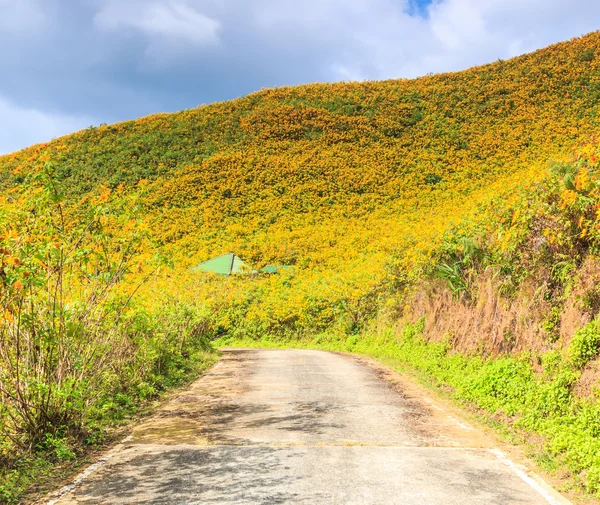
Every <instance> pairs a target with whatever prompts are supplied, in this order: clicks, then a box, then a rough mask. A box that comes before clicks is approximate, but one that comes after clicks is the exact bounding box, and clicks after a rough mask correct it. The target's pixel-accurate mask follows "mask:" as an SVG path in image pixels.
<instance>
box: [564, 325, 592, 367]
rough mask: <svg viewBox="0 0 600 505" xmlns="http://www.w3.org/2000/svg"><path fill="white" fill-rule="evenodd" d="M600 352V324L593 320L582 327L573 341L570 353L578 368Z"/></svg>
mask: <svg viewBox="0 0 600 505" xmlns="http://www.w3.org/2000/svg"><path fill="white" fill-rule="evenodd" d="M599 353H600V325H599V322H598V321H592V322H591V323H588V324H586V325H585V326H584V327H583V328H581V329H580V330H579V331H577V333H575V336H574V337H573V340H572V341H571V344H570V346H569V355H570V358H571V361H572V362H573V364H574V365H575V366H576V367H577V368H582V367H584V366H585V365H586V364H587V363H589V362H590V361H592V360H593V359H595V358H596V357H597V356H598V354H599Z"/></svg>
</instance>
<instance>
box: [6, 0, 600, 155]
mask: <svg viewBox="0 0 600 505" xmlns="http://www.w3.org/2000/svg"><path fill="white" fill-rule="evenodd" d="M599 28H600V2H599V1H597V0H433V1H426V0H303V2H299V1H298V0H0V69H2V70H1V72H2V75H1V79H0V153H6V152H10V151H13V150H16V149H19V148H22V147H25V146H28V145H30V144H32V143H37V142H42V141H46V140H49V139H51V138H53V137H56V136H59V135H62V134H66V133H69V132H72V131H75V130H77V129H80V128H85V127H87V126H90V125H92V124H100V123H111V122H115V121H121V120H124V119H133V118H136V117H139V116H143V115H146V114H151V113H154V112H162V111H175V110H180V109H184V108H190V107H195V106H196V105H199V104H202V103H210V102H213V101H220V100H227V99H230V98H235V97H238V96H242V95H245V94H247V93H250V92H252V91H255V90H258V89H261V88H265V87H270V86H280V85H288V84H301V83H307V82H314V81H339V80H362V79H387V78H396V77H416V76H419V75H424V74H427V73H429V72H441V71H449V70H459V69H463V68H467V67H469V66H472V65H475V64H481V63H485V62H489V61H495V60H497V59H498V58H502V59H507V58H510V57H512V56H515V55H518V54H522V53H524V52H529V51H532V50H535V49H538V48H540V47H544V46H546V45H548V44H551V43H553V42H558V41H561V40H566V39H569V38H571V37H575V36H578V35H582V34H584V33H587V32H590V31H593V30H596V29H599Z"/></svg>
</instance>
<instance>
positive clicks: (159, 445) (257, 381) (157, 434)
mask: <svg viewBox="0 0 600 505" xmlns="http://www.w3.org/2000/svg"><path fill="white" fill-rule="evenodd" d="M105 460H106V461H102V462H100V464H98V465H96V466H94V467H93V468H92V469H90V471H88V472H87V473H86V476H84V477H85V478H81V479H79V482H78V484H77V485H76V486H75V487H74V489H71V490H70V491H69V492H67V489H64V490H63V491H62V492H61V493H60V494H59V495H58V496H57V497H55V498H54V499H53V500H52V502H51V503H58V504H60V505H66V504H115V505H116V504H133V503H149V504H240V505H241V504H265V505H267V504H280V503H286V504H287V503H290V504H307V505H318V504H339V505H350V504H352V505H367V504H368V505H388V504H389V505H392V504H393V505H399V504H402V505H412V504H414V505H428V504H432V505H433V504H435V505H438V504H444V505H450V504H460V505H471V504H482V505H483V504H485V505H490V504H498V505H500V504H502V505H504V504H506V505H516V504H531V505H534V504H536V505H537V504H548V503H550V504H564V503H568V502H567V501H566V500H564V499H563V498H561V497H560V496H559V495H558V494H557V493H556V492H555V491H554V490H552V489H551V488H550V487H549V486H548V485H547V484H545V483H544V482H543V481H541V480H540V479H539V478H537V477H536V476H535V475H533V474H532V473H530V472H528V471H527V470H526V469H525V468H524V467H521V466H519V465H517V464H515V463H513V462H512V461H511V460H510V459H508V457H506V456H505V455H504V453H502V452H500V451H497V450H495V449H494V448H493V442H491V441H490V440H489V439H488V438H487V437H486V436H485V435H484V434H482V433H481V432H480V431H479V430H478V429H476V428H474V427H473V426H471V425H470V424H469V423H468V422H465V421H464V420H461V419H460V418H459V417H458V415H457V414H456V412H453V411H452V409H449V408H448V407H447V406H444V405H442V404H441V403H440V402H439V401H437V400H434V399H432V398H431V397H429V396H428V394H427V392H425V391H424V390H423V389H421V388H420V387H418V386H415V385H414V384H411V383H410V382H407V381H406V380H405V379H402V378H401V377H399V376H397V375H396V374H394V373H392V372H390V371H389V370H386V369H385V368H383V367H381V366H378V365H375V364H373V363H370V362H365V360H358V359H357V358H353V357H350V356H344V355H339V354H333V353H327V352H320V351H268V350H234V349H232V350H228V351H226V352H225V353H224V357H223V359H222V360H221V361H220V362H219V363H218V364H217V365H216V366H215V367H214V368H213V369H212V370H211V371H210V372H209V373H208V374H207V375H205V376H204V377H202V378H201V379H200V380H198V381H197V382H196V383H195V384H194V385H193V386H192V387H191V388H190V389H189V390H187V391H186V392H183V393H181V394H180V395H179V396H177V397H176V398H174V399H173V400H172V401H171V402H169V403H168V404H166V405H165V406H164V407H163V408H162V409H161V410H160V411H159V412H158V413H157V414H156V415H155V416H154V417H152V418H151V419H149V420H147V421H146V422H144V423H143V424H141V425H139V426H138V427H137V428H136V429H135V431H134V433H133V436H132V437H130V439H129V440H127V441H126V442H125V443H123V444H122V445H121V446H118V447H117V448H115V449H114V450H113V451H112V452H111V453H110V454H109V455H108V457H107V458H105ZM92 470H94V471H92ZM87 474H89V475H87Z"/></svg>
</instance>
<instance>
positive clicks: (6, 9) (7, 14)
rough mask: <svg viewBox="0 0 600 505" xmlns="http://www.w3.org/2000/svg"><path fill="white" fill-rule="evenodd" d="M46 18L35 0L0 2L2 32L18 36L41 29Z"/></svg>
mask: <svg viewBox="0 0 600 505" xmlns="http://www.w3.org/2000/svg"><path fill="white" fill-rule="evenodd" d="M46 21H47V19H46V16H45V14H44V12H43V10H42V9H41V8H40V6H39V5H38V4H37V2H36V1H35V0H0V30H2V31H3V32H5V33H14V34H18V33H21V32H24V31H25V32H29V31H31V30H33V29H40V28H41V27H43V26H44V25H45V24H46Z"/></svg>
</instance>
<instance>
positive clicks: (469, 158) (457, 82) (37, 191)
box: [0, 32, 600, 500]
mask: <svg viewBox="0 0 600 505" xmlns="http://www.w3.org/2000/svg"><path fill="white" fill-rule="evenodd" d="M599 131H600V32H597V33H592V34H589V35H587V36H585V37H582V38H579V39H575V40H571V41H568V42H564V43H560V44H556V45H554V46H551V47H548V48H546V49H543V50H540V51H537V52H535V53H532V54H528V55H524V56H520V57H518V58H514V59H511V60H509V61H497V62H495V63H492V64H490V65H485V66H481V67H476V68H472V69H469V70H466V71H463V72H457V73H451V74H441V75H432V76H426V77H422V78H419V79H414V80H390V81H384V82H363V83H336V84H312V85H306V86H299V87H285V88H277V89H267V90H263V91H260V92H257V93H254V94H252V95H249V96H247V97H244V98H240V99H238V100H234V101H230V102H225V103H218V104H213V105H208V106H201V107H198V108H196V109H191V110H186V111H183V112H179V113H175V114H158V115H154V116H150V117H146V118H142V119H139V120H136V121H130V122H125V123H120V124H115V125H104V126H101V127H98V128H89V129H87V130H84V131H81V132H79V133H75V134H73V135H70V136H67V137H63V138H60V139H56V140H53V141H51V142H49V143H46V144H42V145H38V146H34V147H31V148H29V149H25V150H23V151H20V152H17V153H14V154H11V155H8V156H3V157H0V202H1V207H0V211H1V212H0V240H1V241H2V242H1V243H0V261H1V262H2V263H1V267H0V286H1V288H0V289H1V291H0V293H1V296H0V327H1V330H0V331H1V333H0V370H2V371H0V395H1V398H2V404H0V432H3V433H5V434H8V436H7V437H5V438H4V440H6V442H3V443H0V466H1V464H2V462H3V461H7V462H8V463H7V465H8V466H10V465H11V464H14V461H13V460H12V459H11V457H10V454H14V453H15V448H17V449H18V451H17V452H16V453H23V452H27V451H34V452H35V450H38V449H39V450H42V451H46V453H48V451H49V452H50V453H52V454H54V457H56V458H59V459H60V458H63V459H64V458H65V457H67V459H68V457H70V455H71V454H73V455H74V454H75V453H74V452H73V451H75V449H73V450H72V448H70V447H71V446H69V444H72V443H74V442H73V440H76V439H77V440H81V439H82V438H85V439H86V440H89V439H93V438H94V437H92V436H90V433H95V434H96V435H97V433H102V429H103V428H102V427H104V426H106V423H107V422H108V421H107V419H109V420H110V419H112V418H111V416H113V415H114V413H115V412H122V411H123V409H124V408H125V407H123V405H125V406H126V407H127V405H130V404H133V403H135V402H136V401H139V400H140V399H143V398H149V397H152V396H153V395H155V394H156V393H157V391H159V390H160V389H161V388H164V387H166V386H165V384H170V383H171V379H172V378H173V375H174V374H175V375H177V374H179V375H177V376H178V377H180V376H181V375H182V374H181V373H180V372H181V370H182V369H186V370H188V369H193V367H192V366H191V365H190V363H192V362H193V360H194V359H196V360H197V359H199V358H198V356H203V358H202V359H204V360H205V362H206V363H208V362H210V357H207V353H208V350H207V346H206V342H207V340H208V339H214V338H216V337H223V336H226V337H229V338H236V339H262V340H263V341H264V340H268V341H277V342H282V341H288V340H290V339H304V338H305V337H308V336H310V337H311V338H312V337H313V336H314V335H317V334H326V333H329V334H331V333H336V334H337V335H342V336H343V338H344V339H345V338H346V337H348V338H351V339H357V338H360V335H361V334H362V333H361V332H362V331H363V330H364V329H365V328H366V327H367V325H368V324H369V322H370V321H372V320H373V319H374V318H375V317H376V316H377V315H378V314H382V313H386V314H387V315H388V316H389V314H392V316H398V317H399V316H400V315H401V314H404V315H406V314H408V313H409V312H410V310H408V309H410V308H411V307H408V306H407V307H404V304H405V303H406V304H409V305H410V304H414V307H412V308H414V309H415V311H416V315H417V316H421V315H422V314H421V313H419V312H418V310H417V309H418V303H417V302H418V300H417V301H415V298H414V297H413V298H410V296H409V295H410V293H411V289H412V288H414V287H415V286H417V285H420V283H422V281H423V279H422V276H423V275H424V274H427V275H429V274H431V272H432V271H434V270H436V269H437V271H438V273H440V272H441V274H443V273H444V272H443V269H444V266H443V265H446V266H447V267H449V268H450V269H451V270H450V271H446V272H445V277H444V278H445V279H446V280H449V282H450V286H452V287H453V289H455V288H456V289H458V291H459V292H461V290H462V291H463V292H466V291H467V290H469V289H473V287H472V282H471V283H470V281H469V282H467V281H466V280H465V278H464V275H463V274H464V271H466V270H468V269H467V268H466V267H465V268H463V265H462V264H459V265H458V267H456V262H459V261H462V260H463V259H464V254H463V252H462V249H457V248H458V247H459V246H460V244H458V245H457V243H456V241H454V242H453V240H454V238H453V237H455V236H457V233H458V232H457V231H456V230H457V229H459V228H456V227H457V226H465V225H464V223H465V219H466V218H467V216H471V215H472V213H473V212H474V211H475V210H476V209H478V208H479V206H480V204H484V203H485V202H489V201H490V200H493V199H496V201H500V202H503V201H505V200H507V199H508V200H510V195H512V194H513V193H515V192H519V194H520V195H521V194H522V192H523V191H524V190H523V189H522V188H524V187H529V188H539V187H541V186H536V185H535V184H534V183H537V182H538V181H541V180H542V179H544V177H545V176H546V173H547V162H548V161H549V160H550V159H552V160H555V161H556V162H561V161H564V160H568V159H570V156H571V153H572V152H573V150H577V149H578V148H579V146H581V145H584V144H585V143H586V142H588V141H589V139H590V138H593V136H594V135H595V134H598V132H599ZM571 197H572V195H571V194H570V193H569V194H565V195H563V196H562V198H564V199H565V202H566V201H567V200H566V199H568V198H571ZM573 198H575V197H573ZM511 201H512V200H511ZM522 201H523V200H519V202H522ZM521 205H524V204H522V203H521ZM565 205H571V204H569V203H568V202H567V203H565ZM507 212H508V211H507ZM590 212H591V211H590ZM523 215H529V214H526V213H524V214H523ZM486 216H487V214H486ZM586 216H587V214H586ZM478 219H479V221H477V222H486V219H488V217H485V218H482V217H480V218H478ZM491 219H492V218H491V217H489V223H491V222H493V221H492V220H491ZM514 219H515V220H518V216H517V217H515V218H514ZM590 219H591V218H589V219H588V217H585V223H587V222H588V220H590ZM460 223H463V224H462V225H461V224H460ZM503 223H504V222H503ZM582 223H583V221H582ZM585 223H584V224H585ZM498 226H499V225H498ZM582 226H583V224H582ZM586 226H587V224H586ZM547 233H548V234H549V235H548V237H550V236H552V237H553V240H555V241H556V240H561V238H560V237H558V236H556V237H555V236H554V235H552V234H553V233H554V231H553V228H552V227H551V226H550V227H549V228H548V231H547ZM578 233H583V231H581V230H578ZM586 233H591V231H590V230H587V228H586ZM449 237H450V238H449ZM481 240H483V239H481ZM490 240H491V239H490ZM493 240H494V247H497V248H498V251H500V252H503V250H502V249H501V248H500V245H498V244H502V241H503V240H506V241H507V244H513V243H514V241H512V242H511V240H512V239H510V238H509V239H507V238H506V236H494V238H493ZM460 247H462V246H460ZM494 251H496V250H494ZM228 252H234V253H235V254H237V255H238V256H239V257H241V258H242V259H243V260H244V262H246V263H247V264H249V265H250V266H251V267H252V268H254V269H259V268H260V267H262V266H264V265H267V264H276V265H286V266H290V267H292V268H287V269H283V270H281V271H280V273H279V274H275V275H257V276H235V277H232V278H227V279H226V278H222V277H217V276H212V275H210V274H204V273H201V272H193V271H190V267H193V266H195V265H197V264H198V263H200V262H202V261H206V260H208V259H210V258H213V257H216V256H219V255H222V254H225V253H228ZM496 252H497V251H496ZM500 252H497V253H498V254H500ZM561 254H562V253H561ZM565 254H567V253H565ZM471 267H472V266H471V265H470V266H469V268H471ZM452 268H454V269H455V270H454V271H453V270H452ZM473 268H474V267H473ZM457 269H458V270H457ZM523 269H525V267H523ZM472 270H473V272H479V271H478V270H477V269H472ZM453 274H456V275H455V277H456V279H454V278H453V277H452V275H453ZM482 275H483V273H482ZM461 276H462V277H461ZM442 277H443V275H442ZM428 279H429V277H428ZM453 279H454V281H456V282H462V284H456V283H455V284H452V282H453ZM415 296H416V295H415ZM423 296H425V295H423ZM551 305H552V304H551ZM555 319H556V318H555ZM551 323H552V321H550V322H549V323H548V324H551ZM555 324H556V321H555ZM40 328H43V331H40ZM165 328H166V330H165V331H163V329H165ZM440 332H442V330H440ZM555 333H557V335H558V333H560V332H558V331H557V332H555ZM365 338H366V337H365ZM485 345H486V344H485V343H484V344H483V347H484V348H485ZM494 346H495V347H494V349H493V351H494V352H497V351H504V350H506V349H509V350H510V349H516V348H517V347H515V346H512V347H511V346H505V347H502V346H501V345H496V344H495V343H494ZM468 347H469V346H468V345H464V346H463V348H464V349H466V348H468ZM492 347H493V346H492ZM526 347H527V346H526V345H520V347H518V349H519V350H523V349H526ZM23 349H25V350H26V351H24V350H23ZM73 356H75V358H73ZM7 364H8V365H7ZM174 370H176V372H174ZM28 381H29V382H28ZM31 384H35V386H34V387H32V386H31ZM118 395H121V396H118ZM71 398H76V401H71ZM115 398H120V400H115ZM119 402H122V404H121V403H119ZM39 405H42V406H41V407H38V406H39ZM125 410H126V409H125ZM96 435H94V436H96ZM86 437H87V438H86ZM36 448H37V449H36ZM40 448H41V449H40ZM65 455H66V456H65ZM73 457H74V456H73ZM15 479H16V478H15ZM15 482H17V483H16V484H11V485H12V486H13V487H12V488H10V489H9V487H6V488H3V487H2V486H1V485H0V500H1V499H2V492H4V493H6V496H14V495H13V494H11V493H14V492H15V491H14V489H17V488H18V486H19V485H21V484H18V479H17V480H15ZM19 482H20V481H19Z"/></svg>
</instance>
